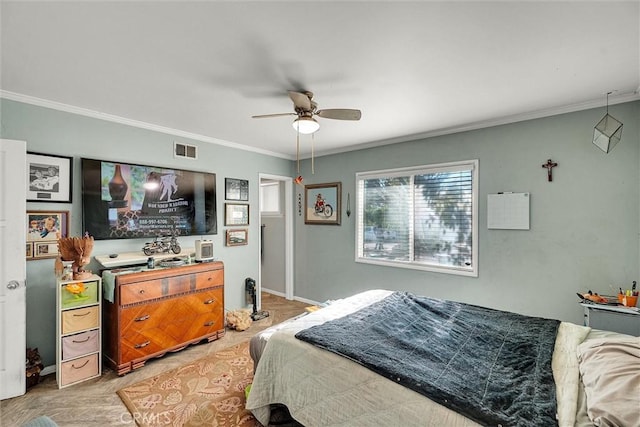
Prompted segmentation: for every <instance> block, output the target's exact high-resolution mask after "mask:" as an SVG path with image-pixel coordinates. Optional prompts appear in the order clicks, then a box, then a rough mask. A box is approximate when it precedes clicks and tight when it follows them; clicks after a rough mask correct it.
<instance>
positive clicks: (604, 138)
mask: <svg viewBox="0 0 640 427" xmlns="http://www.w3.org/2000/svg"><path fill="white" fill-rule="evenodd" d="M612 93H613V92H608V93H607V112H606V113H605V115H604V117H603V118H602V119H601V120H600V121H599V122H598V124H597V125H596V126H595V127H594V128H593V143H594V144H595V145H596V146H597V147H598V148H599V149H601V150H602V151H604V152H605V153H609V152H611V150H613V147H615V146H616V144H618V142H620V139H621V138H622V126H623V125H622V123H621V122H620V121H618V120H617V119H615V118H614V117H612V116H610V115H609V95H611V94H612Z"/></svg>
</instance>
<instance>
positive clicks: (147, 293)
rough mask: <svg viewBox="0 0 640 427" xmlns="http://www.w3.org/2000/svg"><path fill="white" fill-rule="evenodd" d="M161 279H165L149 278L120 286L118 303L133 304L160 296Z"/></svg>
mask: <svg viewBox="0 0 640 427" xmlns="http://www.w3.org/2000/svg"><path fill="white" fill-rule="evenodd" d="M163 280H166V279H160V280H149V281H146V282H140V283H131V284H129V285H122V286H120V287H119V291H120V304H121V305H128V304H134V303H137V302H143V301H149V300H152V299H157V298H160V297H162V288H163V286H162V282H163Z"/></svg>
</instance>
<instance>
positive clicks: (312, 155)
mask: <svg viewBox="0 0 640 427" xmlns="http://www.w3.org/2000/svg"><path fill="white" fill-rule="evenodd" d="M315 139H316V137H315V133H312V134H311V175H313V174H315V173H316V172H315V169H314V164H313V161H314V150H313V142H314V141H315Z"/></svg>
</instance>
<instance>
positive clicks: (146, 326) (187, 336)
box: [103, 262, 225, 375]
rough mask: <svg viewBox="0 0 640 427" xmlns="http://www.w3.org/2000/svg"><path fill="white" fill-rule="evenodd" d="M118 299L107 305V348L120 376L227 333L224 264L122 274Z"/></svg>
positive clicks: (116, 292) (116, 289)
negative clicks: (159, 358)
mask: <svg viewBox="0 0 640 427" xmlns="http://www.w3.org/2000/svg"><path fill="white" fill-rule="evenodd" d="M113 301H114V302H113V303H110V302H108V301H105V303H104V310H103V313H104V321H103V323H104V331H105V332H104V336H105V341H104V347H105V349H104V352H105V360H106V361H107V362H108V363H109V364H110V365H111V366H112V367H113V369H114V370H115V371H116V372H117V373H118V375H123V374H126V373H127V372H130V371H131V370H133V369H136V368H139V367H141V366H143V365H144V364H145V362H146V361H147V360H148V359H151V358H156V357H159V356H162V355H164V354H165V353H167V352H169V351H176V350H180V349H182V348H184V347H186V346H188V345H190V344H195V343H198V342H200V341H202V340H205V339H206V340H208V341H213V340H215V339H218V338H220V337H222V336H223V335H224V332H225V329H224V267H223V264H222V263H221V262H209V263H201V264H188V265H183V266H179V267H173V268H167V269H155V270H146V271H141V272H138V273H128V274H123V275H119V276H116V280H115V287H114V296H113Z"/></svg>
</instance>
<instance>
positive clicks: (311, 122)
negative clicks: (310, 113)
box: [292, 116, 320, 135]
mask: <svg viewBox="0 0 640 427" xmlns="http://www.w3.org/2000/svg"><path fill="white" fill-rule="evenodd" d="M292 126H293V129H295V131H296V132H300V133H301V134H304V135H308V134H310V133H314V132H315V131H317V130H318V129H320V123H318V122H317V121H316V120H315V119H314V118H313V117H306V116H302V117H298V118H297V119H295V120H294V121H293V124H292Z"/></svg>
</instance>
